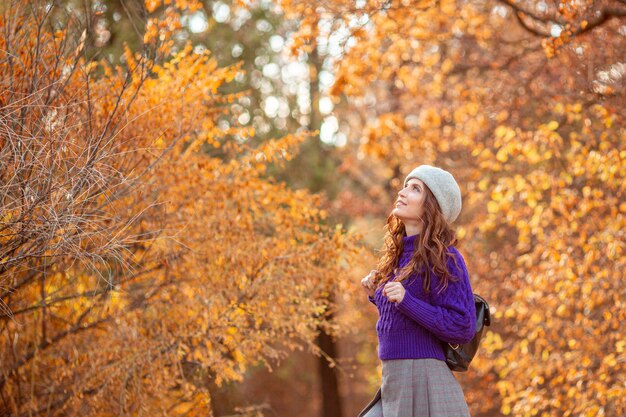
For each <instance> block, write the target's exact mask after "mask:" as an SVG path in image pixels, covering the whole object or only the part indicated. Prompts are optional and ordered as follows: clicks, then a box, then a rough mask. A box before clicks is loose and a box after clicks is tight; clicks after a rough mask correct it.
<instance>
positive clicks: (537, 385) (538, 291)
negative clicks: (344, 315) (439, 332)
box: [282, 1, 626, 416]
mask: <svg viewBox="0 0 626 417" xmlns="http://www.w3.org/2000/svg"><path fill="white" fill-rule="evenodd" d="M282 4H283V6H284V7H285V8H286V9H288V10H289V11H290V12H293V13H295V14H296V15H298V16H304V17H306V20H303V21H304V22H310V24H313V25H318V24H320V22H322V23H323V24H324V25H326V26H324V27H327V26H328V25H330V23H329V22H332V24H333V25H336V26H333V27H336V28H338V29H336V33H331V35H329V36H328V37H327V39H330V38H331V37H332V36H334V35H337V34H341V33H342V31H343V30H346V28H350V29H351V30H352V32H351V33H350V34H351V35H352V38H350V37H346V38H345V39H346V43H345V44H343V45H342V46H344V50H343V54H342V55H341V56H340V57H339V58H338V59H336V60H335V61H334V64H335V70H336V78H335V80H336V82H335V85H334V87H333V88H331V89H330V94H331V95H333V96H335V97H334V98H335V99H336V102H339V101H340V100H339V99H341V101H342V102H344V103H345V106H346V107H345V108H344V109H342V108H340V107H339V106H338V108H337V110H336V112H337V117H338V118H340V119H341V120H342V121H343V123H344V125H345V131H346V132H348V133H347V134H349V135H350V140H349V142H348V147H349V149H350V150H349V152H352V153H354V154H357V155H359V157H360V158H361V159H360V160H359V159H358V158H355V159H353V160H352V161H351V164H352V166H351V167H350V169H351V170H352V171H354V172H359V171H361V172H365V173H371V172H372V166H379V167H380V169H379V172H381V173H382V175H381V176H380V177H381V182H383V181H389V182H390V183H391V184H392V188H393V185H394V184H398V182H399V181H401V179H402V173H405V172H408V170H410V169H411V168H413V167H414V166H415V164H416V163H434V164H440V165H442V166H444V167H446V168H449V169H451V170H452V171H453V172H454V173H455V175H456V176H457V177H458V179H459V180H460V183H461V184H462V186H463V189H464V196H463V197H464V209H463V213H462V216H461V218H460V224H459V227H458V230H459V236H461V238H462V239H461V243H462V248H463V249H464V250H465V253H468V257H467V258H468V262H469V264H470V267H471V270H472V271H473V283H474V286H475V289H476V290H477V291H478V292H480V293H481V294H484V295H485V296H487V299H489V300H492V304H493V306H494V308H495V310H496V312H495V323H494V324H495V326H494V327H493V328H492V329H491V332H489V333H488V334H487V338H486V343H485V349H484V350H483V351H482V354H481V355H479V358H478V360H477V363H476V366H475V368H474V370H473V373H472V374H469V375H466V376H463V377H462V378H463V380H464V381H467V384H466V386H465V392H466V395H467V397H468V399H469V403H470V406H471V407H472V412H473V413H475V414H481V415H515V416H533V415H539V416H567V415H585V416H587V415H589V416H619V415H623V414H624V413H625V412H626V402H625V400H624V399H625V398H626V388H625V386H624V375H625V374H626V354H625V353H624V336H623V332H620V328H621V327H623V326H620V324H621V323H622V322H623V320H624V318H625V317H626V305H625V304H624V291H623V281H624V280H623V270H625V268H626V244H625V242H626V239H624V237H625V236H624V232H623V231H624V230H625V226H626V204H625V203H624V200H625V195H626V193H625V191H626V190H625V189H624V187H625V185H624V184H625V183H626V147H625V146H626V145H625V142H624V137H626V127H625V123H624V120H625V117H626V113H625V112H624V106H623V102H624V88H623V71H622V69H621V68H622V67H621V64H620V63H621V61H622V60H623V56H622V55H620V51H623V50H624V48H625V47H626V45H625V43H626V40H625V38H624V36H622V35H623V34H618V32H619V31H620V30H621V29H620V28H621V26H622V25H623V17H620V16H623V14H624V10H623V5H620V4H619V3H618V2H607V3H602V4H591V3H588V2H582V3H581V2H578V3H575V2H559V3H556V4H555V5H546V4H543V3H541V4H540V3H538V2H525V3H520V2H508V1H493V2H491V1H490V2H481V3H477V2H465V1H461V2H458V1H457V2H453V1H446V2H439V3H433V2H430V3H429V2H401V1H400V2H376V1H367V2H360V3H359V4H358V5H357V6H356V7H354V6H353V5H352V4H347V3H346V2H343V1H332V2H330V3H326V4H324V5H321V6H319V7H313V6H312V5H311V4H310V3H309V2H306V1H302V2H291V1H290V2H282ZM307 6H309V7H307ZM543 6H545V7H543ZM539 9H542V13H538V12H536V11H537V10H539ZM524 10H526V11H530V12H532V13H530V14H529V13H524V12H523V11H524ZM608 16H612V17H611V18H608ZM357 22H360V24H357ZM591 22H593V23H591ZM303 31H305V29H302V28H301V32H303ZM306 32H308V33H316V30H315V28H313V29H307V30H306ZM296 36H298V34H296ZM348 39H349V41H348ZM329 59H331V58H329ZM331 60H332V59H331ZM604 84H606V85H607V86H608V87H606V88H604V87H603V85H604ZM359 161H361V162H359Z"/></svg>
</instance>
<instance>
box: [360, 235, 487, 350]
mask: <svg viewBox="0 0 626 417" xmlns="http://www.w3.org/2000/svg"><path fill="white" fill-rule="evenodd" d="M417 236H418V235H413V236H408V237H407V236H405V237H404V238H403V243H404V247H403V252H402V254H401V255H400V259H399V261H398V268H399V269H400V268H402V267H404V266H405V265H406V264H407V263H408V262H409V260H410V258H411V254H412V253H413V250H414V243H415V240H416V238H417ZM448 254H449V255H450V256H449V257H448V261H447V266H448V271H450V274H451V275H452V276H453V277H456V278H457V281H456V282H453V281H449V282H448V288H447V289H446V290H444V291H443V292H441V293H438V292H437V291H438V290H437V288H438V285H439V280H438V278H437V277H436V276H435V275H434V274H431V282H430V288H431V290H430V294H426V293H425V292H424V288H423V286H422V277H421V275H419V274H413V275H410V276H409V277H408V278H407V279H405V280H404V281H403V282H402V285H403V286H404V288H405V290H406V293H405V294H404V298H403V299H402V301H401V302H400V303H392V302H390V301H389V300H387V297H385V296H384V295H383V293H382V288H378V289H377V290H376V293H375V295H374V298H372V297H368V298H369V300H370V301H371V302H372V303H374V304H375V305H376V307H378V312H379V315H380V317H379V319H378V323H376V331H377V333H378V356H379V357H380V359H381V360H388V359H422V358H434V359H439V360H445V356H444V353H443V348H442V344H441V341H444V342H448V343H453V344H454V343H459V344H461V343H466V342H468V341H469V340H470V339H471V338H472V337H473V336H474V330H475V326H476V307H475V305H474V296H473V293H472V287H471V285H470V282H469V277H468V273H467V267H466V266H465V261H464V260H463V257H462V256H461V254H460V253H459V251H458V250H457V249H456V248H455V247H453V246H450V247H449V248H448ZM453 257H454V259H456V264H455V262H454V259H453ZM457 264H458V266H457Z"/></svg>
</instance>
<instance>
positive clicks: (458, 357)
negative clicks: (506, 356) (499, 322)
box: [443, 294, 491, 372]
mask: <svg viewBox="0 0 626 417" xmlns="http://www.w3.org/2000/svg"><path fill="white" fill-rule="evenodd" d="M474 303H476V333H474V337H472V340H470V341H469V342H467V343H465V344H462V345H451V344H450V343H444V344H443V350H444V352H445V354H446V364H447V365H448V368H450V369H452V370H453V371H456V372H465V371H467V368H468V367H469V364H470V362H471V361H472V359H473V358H474V356H475V355H476V351H477V350H478V345H479V344H480V339H481V338H482V337H483V332H484V330H485V326H489V325H491V316H490V314H489V304H487V301H485V299H484V298H482V297H481V296H480V295H478V294H474Z"/></svg>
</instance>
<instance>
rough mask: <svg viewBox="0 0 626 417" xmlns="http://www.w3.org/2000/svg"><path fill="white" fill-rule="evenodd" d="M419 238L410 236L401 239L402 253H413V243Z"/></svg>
mask: <svg viewBox="0 0 626 417" xmlns="http://www.w3.org/2000/svg"><path fill="white" fill-rule="evenodd" d="M418 236H419V234H416V235H411V236H404V237H403V238H402V245H403V247H402V251H403V252H413V249H414V248H415V241H416V240H417V237H418Z"/></svg>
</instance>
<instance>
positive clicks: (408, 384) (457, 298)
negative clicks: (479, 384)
mask: <svg viewBox="0 0 626 417" xmlns="http://www.w3.org/2000/svg"><path fill="white" fill-rule="evenodd" d="M460 212H461V191H460V190H459V186H458V185H457V183H456V181H455V180H454V177H453V176H452V175H451V174H450V173H449V172H447V171H444V170H442V169H440V168H436V167H432V166H428V165H421V166H419V167H417V168H415V169H414V170H413V171H411V173H410V174H409V175H408V176H407V177H406V179H405V181H404V187H403V188H402V189H401V190H400V191H399V192H398V199H397V201H396V205H395V208H394V209H393V211H392V212H391V214H390V215H389V218H388V219H387V225H386V230H387V232H386V235H385V249H384V251H383V255H382V257H381V259H380V260H379V262H378V269H377V270H374V271H372V272H370V274H369V275H367V276H366V277H365V278H363V280H362V281H361V285H362V286H363V289H364V290H365V292H366V293H367V295H368V298H369V300H370V301H371V302H372V303H374V304H375V305H376V307H377V308H378V312H379V319H378V323H377V324H376V331H377V333H378V356H379V358H380V359H381V361H382V368H383V376H382V384H381V388H380V389H379V390H378V392H377V393H376V396H375V397H374V399H373V400H372V401H371V402H370V403H369V404H368V405H367V407H365V409H364V410H363V411H362V412H361V413H360V414H359V417H381V416H382V417H466V416H469V410H468V407H467V403H466V402H465V398H464V396H463V392H462V390H461V387H460V385H459V384H458V382H457V381H456V379H455V378H454V376H453V375H452V372H451V371H450V369H449V368H448V366H447V365H446V363H445V356H444V351H443V347H442V346H443V345H442V344H443V343H451V344H457V343H458V344H462V343H466V342H468V341H469V340H470V339H471V338H472V336H473V335H474V330H475V319H476V311H475V305H474V297H473V293H472V288H471V286H470V282H469V278H468V273H467V268H466V266H465V262H464V260H463V257H462V256H461V254H460V253H459V251H458V250H457V249H456V248H455V247H454V245H455V243H456V238H455V235H454V232H453V230H452V228H451V226H450V223H452V222H453V221H454V220H455V219H456V218H457V217H458V215H459V213H460Z"/></svg>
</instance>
